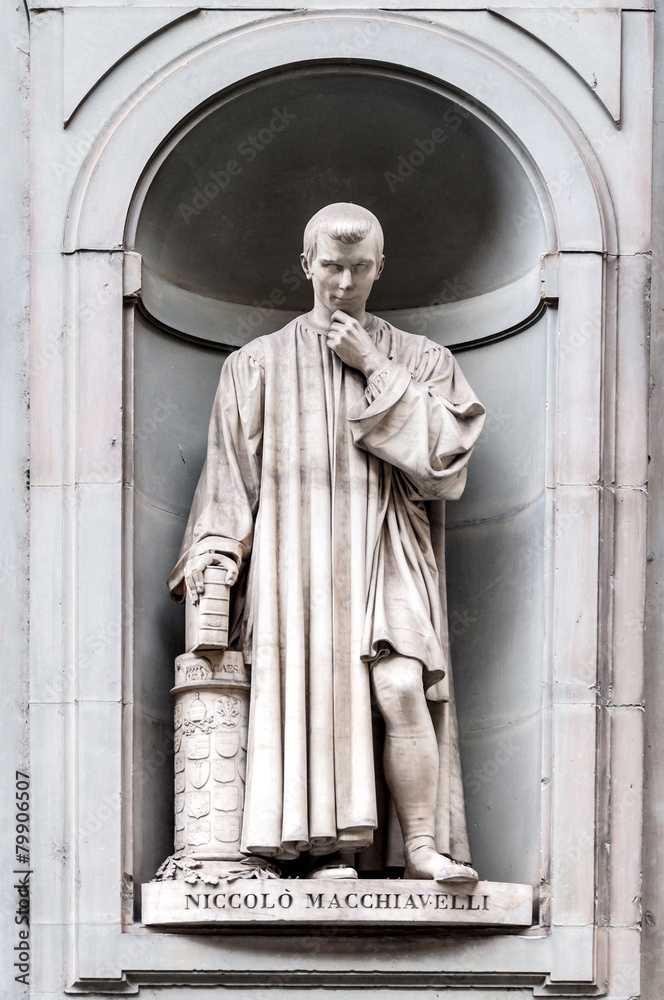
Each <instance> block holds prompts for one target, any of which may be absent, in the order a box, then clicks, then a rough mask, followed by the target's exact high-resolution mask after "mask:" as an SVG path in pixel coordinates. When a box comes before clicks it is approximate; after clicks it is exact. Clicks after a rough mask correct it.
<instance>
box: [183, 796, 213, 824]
mask: <svg viewBox="0 0 664 1000" xmlns="http://www.w3.org/2000/svg"><path fill="white" fill-rule="evenodd" d="M209 811H210V793H209V792H187V816H192V817H193V818H194V819H200V818H201V816H207V814H208V813H209Z"/></svg>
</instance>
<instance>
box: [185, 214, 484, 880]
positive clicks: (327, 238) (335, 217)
mask: <svg viewBox="0 0 664 1000" xmlns="http://www.w3.org/2000/svg"><path fill="white" fill-rule="evenodd" d="M301 261H302V267H303V269H304V272H305V274H306V276H307V278H308V279H309V280H310V281H311V283H312V287H313V294H314V305H313V308H312V309H311V311H310V312H309V313H307V314H306V315H303V316H300V317H298V318H297V319H295V320H293V321H292V322H291V323H289V324H288V325H287V326H285V327H284V328H283V329H282V330H279V331H278V332H276V333H273V334H270V335H269V336H264V337H260V338H259V339H257V340H254V341H252V342H251V343H249V344H247V345H246V346H245V347H243V348H241V349H240V350H238V351H236V352H235V353H233V354H231V355H230V357H229V358H228V359H227V361H226V363H225V365H224V368H223V371H222V373H221V378H220V382H219V389H218V392H217V396H216V399H215V402H214V407H213V411H212V417H211V421H210V429H209V437H208V445H207V460H206V464H205V467H204V469H203V472H202V474H201V477H200V481H199V484H198V488H197V490H196V494H195V497H194V501H193V505H192V509H191V515H190V518H189V522H188V526H187V530H186V534H185V538H184V541H183V545H182V550H181V554H180V558H179V560H178V563H177V565H176V567H175V569H174V570H173V572H172V574H171V576H170V578H169V586H170V589H171V593H172V595H173V597H174V598H175V599H177V600H184V599H185V598H187V600H188V604H189V610H190V617H191V616H193V615H194V614H196V615H197V616H198V618H197V622H198V625H199V626H200V629H201V630H202V632H204V633H205V635H207V636H208V639H207V640H205V641H202V642H200V643H199V645H198V646H196V643H195V640H191V642H189V641H188V650H189V652H188V653H187V654H186V656H185V660H186V657H190V660H191V662H190V663H189V666H187V662H183V663H182V664H180V669H181V671H184V673H182V674H181V676H182V678H184V677H185V674H186V671H187V670H189V674H186V676H187V677H188V678H189V680H188V690H189V694H188V698H189V701H188V705H189V708H186V707H185V709H184V711H185V715H186V712H189V715H188V716H186V719H185V722H184V723H182V718H180V723H181V724H183V725H184V726H185V730H184V731H185V732H186V733H188V734H189V736H188V738H189V739H190V740H193V742H192V743H191V746H192V747H193V748H194V750H193V751H192V752H193V753H194V754H195V753H196V752H199V754H200V755H202V754H203V752H204V747H205V746H207V745H208V744H206V740H205V737H206V724H207V741H208V743H209V740H210V735H212V736H213V737H214V739H215V740H216V741H217V746H218V755H217V756H218V760H217V759H216V758H215V760H214V761H212V769H213V770H214V769H215V768H216V769H217V773H218V776H219V775H222V776H223V775H224V774H227V773H230V766H231V763H232V761H231V762H230V763H228V757H224V753H227V751H226V749H224V748H226V747H227V746H229V747H230V746H231V744H232V746H233V747H235V748H236V750H237V752H242V751H241V748H240V749H239V750H238V746H239V744H237V742H236V743H233V740H231V739H230V737H231V735H232V727H233V725H234V724H235V722H234V720H236V721H237V724H238V725H240V724H241V716H242V713H243V712H244V711H245V709H244V708H243V707H242V705H241V698H240V696H239V694H238V693H237V692H238V691H239V690H240V688H242V686H243V685H244V687H245V689H247V693H248V688H249V671H250V674H251V681H250V683H251V691H250V697H249V718H248V731H247V732H246V739H245V740H244V741H243V742H244V743H246V786H245V794H244V808H243V810H242V807H241V804H240V805H239V806H238V794H239V793H238V794H236V793H235V792H233V791H232V788H231V784H232V782H231V783H230V784H229V785H228V787H226V785H225V784H224V782H227V781H230V779H226V778H223V777H222V778H220V780H219V783H218V786H213V778H212V777H211V776H210V765H209V764H207V765H206V766H205V767H203V764H201V763H200V762H198V763H196V759H195V757H194V758H193V763H192V767H193V766H194V764H195V767H196V768H197V770H196V772H195V773H196V774H197V775H198V776H199V778H202V777H204V776H207V780H209V782H210V783H211V787H212V795H213V801H214V796H218V797H219V802H221V803H222V805H221V806H219V807H217V808H218V814H215V813H214V809H213V807H212V805H211V804H210V800H209V798H207V799H206V798H205V796H206V795H207V796H209V794H210V793H209V792H205V791H196V790H195V789H196V788H199V787H203V785H202V784H200V785H197V784H196V781H198V778H192V779H191V780H193V781H194V785H193V786H191V787H190V786H189V785H187V788H189V789H190V790H189V791H187V792H186V793H185V791H184V787H185V786H184V779H183V781H182V782H181V788H180V792H179V793H178V794H181V795H182V796H184V795H185V794H186V795H187V796H188V798H187V807H186V814H187V815H188V816H189V817H190V820H189V821H190V822H191V823H192V824H198V826H197V827H196V829H197V830H198V836H199V840H198V841H194V842H193V843H198V844H202V843H204V842H205V841H204V839H203V840H201V839H200V837H202V838H205V837H208V840H209V841H212V840H213V837H214V836H217V835H216V834H214V830H217V829H218V830H219V831H221V832H220V833H219V834H218V836H217V839H218V840H219V841H220V845H218V846H221V845H222V844H223V842H224V836H225V837H226V841H229V840H230V839H232V838H231V837H230V834H229V832H228V831H229V830H232V832H233V834H234V836H235V837H236V839H237V844H238V845H239V852H238V853H237V854H236V855H235V856H240V857H241V856H257V857H258V858H262V859H275V860H276V861H277V862H279V861H288V860H292V859H295V858H298V857H299V856H300V855H301V854H303V853H304V852H308V853H309V855H311V856H312V857H313V858H314V859H315V860H314V861H312V863H311V871H310V872H309V876H308V877H310V878H316V877H330V876H333V877H340V878H353V877H357V863H358V862H357V860H356V859H358V858H359V859H361V852H362V851H364V850H365V849H367V848H368V847H369V845H371V844H372V840H373V838H374V831H375V830H376V828H377V827H378V825H379V815H378V808H377V792H376V783H377V782H376V774H377V768H376V766H375V760H374V743H375V740H374V728H375V721H372V705H373V707H374V712H373V715H374V719H375V715H376V712H375V709H376V708H377V710H378V712H379V713H380V716H382V719H383V720H384V725H385V738H384V748H383V768H382V770H383V771H384V776H385V781H386V783H387V786H388V789H389V793H390V796H391V799H392V802H393V804H394V809H395V810H396V816H397V817H398V824H399V827H400V830H401V834H402V837H403V843H402V845H400V848H401V850H402V851H403V858H404V863H405V877H406V878H411V879H435V880H438V881H450V882H455V881H459V882H471V883H472V882H474V881H476V880H477V874H476V872H475V871H474V870H473V869H472V867H471V866H470V852H469V848H468V838H467V832H466V822H465V809H464V801H463V789H462V781H461V769H460V764H459V753H458V738H457V731H456V713H455V707H454V696H453V689H452V686H451V677H450V666H449V662H448V659H449V656H448V642H447V625H446V620H445V600H444V593H445V568H444V565H442V564H441V562H440V559H439V560H438V562H437V561H436V557H435V554H434V548H433V546H432V541H431V532H430V524H429V520H428V515H427V502H429V501H445V500H455V499H457V498H458V497H459V496H460V495H461V493H462V491H463V489H464V485H465V482H466V473H467V466H468V460H469V458H470V456H471V453H472V451H473V447H474V444H475V442H476V440H477V437H478V435H479V433H480V431H481V428H482V424H483V421H484V413H485V411H484V408H483V406H482V405H481V403H480V402H479V401H478V400H477V399H476V397H475V396H474V394H473V392H472V390H471V388H470V386H469V385H468V383H467V382H466V380H465V378H464V376H463V374H462V372H461V370H460V368H459V366H458V364H457V363H456V361H455V359H454V358H453V357H452V355H451V354H450V352H449V351H448V350H447V349H446V348H444V347H441V346H440V345H438V344H436V343H433V342H432V341H430V340H427V339H426V338H424V337H421V336H415V335H413V334H410V333H405V332H403V331H401V330H398V329H396V328H395V327H393V326H392V325H390V323H388V322H386V321H384V320H381V319H379V318H377V317H375V316H372V315H371V314H370V313H368V312H367V311H366V303H367V299H368V298H369V294H370V292H371V289H372V286H373V283H374V281H377V280H378V279H379V278H380V275H381V272H382V270H383V263H384V256H383V234H382V230H381V227H380V224H379V222H378V220H377V219H376V217H375V216H374V215H373V214H372V213H371V212H369V211H367V210H366V209H364V208H361V207H359V206H357V205H353V204H345V203H341V204H334V205H328V206H327V207H326V208H323V209H322V210H321V211H319V212H318V213H317V214H316V215H315V216H314V217H313V218H312V219H311V221H310V222H309V223H308V225H307V227H306V230H305V234H304V252H303V253H302V257H301ZM215 574H216V576H215ZM213 576H214V579H213ZM224 585H225V586H226V588H228V587H230V604H228V602H227V601H226V596H225V592H224ZM206 601H207V603H205V602H206ZM215 602H216V603H215ZM204 603H205V607H204ZM215 629H217V630H221V639H219V640H218V641H216V640H215V634H216V633H215ZM210 637H211V638H210ZM206 643H207V645H206ZM225 646H227V647H228V652H227V653H226V654H223V655H224V656H225V660H224V661H223V662H224V663H226V667H224V666H223V664H222V659H223V657H222V654H221V653H217V654H216V657H217V658H216V660H215V654H213V655H211V656H207V654H206V653H205V652H204V650H205V649H206V648H207V649H214V648H217V649H218V650H223V648H224V647H225ZM201 650H203V652H201ZM206 656H207V659H206ZM197 657H198V659H197ZM200 657H203V659H200ZM220 657H222V659H220ZM229 658H230V659H229ZM181 659H182V658H181ZM211 662H212V664H213V667H212V668H210V669H209V670H208V668H207V667H206V666H205V664H206V663H207V664H209V663H211ZM229 663H230V664H231V666H230V667H229V666H228V664H229ZM201 664H203V666H201ZM215 664H216V666H215ZM220 664H222V665H221V666H220ZM243 669H244V670H246V674H245V675H243V674H242V671H243ZM201 670H202V671H203V675H201ZM229 670H230V671H231V673H232V671H233V670H235V675H234V676H235V684H236V687H235V689H234V690H235V691H236V694H235V695H233V693H232V690H231V688H229V691H230V693H226V694H225V695H223V694H222V695H221V696H220V697H219V698H218V699H217V707H216V709H214V707H213V702H214V697H213V698H212V700H210V699H209V698H208V702H206V701H205V698H204V697H203V695H202V694H201V693H200V690H199V689H196V690H194V687H195V685H196V684H197V683H198V682H199V681H203V680H205V678H206V677H207V678H208V679H209V678H210V677H211V676H212V673H214V675H215V677H216V676H218V677H225V678H226V681H227V683H228V684H231V687H232V677H231V674H230V673H229ZM192 671H193V672H192ZM229 678H230V679H229ZM218 683H220V684H221V683H222V681H221V680H220V681H218ZM192 684H193V685H194V687H192ZM224 699H226V700H224ZM211 706H212V707H211ZM215 711H216V715H215V714H214V713H215ZM176 712H177V709H176ZM180 716H182V710H181V711H180ZM214 719H216V722H215V721H214ZM187 720H188V721H187ZM205 720H208V722H207V723H206V721H205ZM209 720H212V721H211V722H210V721H209ZM176 721H177V720H176ZM187 725H188V726H189V729H186V726H187ZM224 726H226V727H230V728H229V729H228V731H226V730H225V729H224ZM245 726H246V724H245ZM215 727H216V729H215ZM177 732H178V730H177V729H176V733H177ZM196 740H198V742H196ZM176 746H179V743H178V742H177V736H176ZM197 746H198V747H200V748H201V749H200V751H197V750H196V749H195V748H196V747H197ZM208 752H209V748H208ZM233 752H235V750H234V751H233ZM188 754H189V756H191V753H189V751H188ZM176 756H177V754H176ZM224 760H226V761H227V763H228V768H227V769H226V770H224V767H225V765H224V763H223V762H224ZM182 767H184V764H182ZM378 770H380V768H379V769H378ZM176 771H177V765H176ZM192 773H193V772H192ZM187 780H189V779H187ZM381 780H382V778H381ZM206 787H207V786H206ZM237 787H238V788H240V792H241V787H242V786H240V785H239V784H238V785H237ZM215 789H216V790H215ZM176 791H177V773H176ZM222 792H223V793H224V794H222ZM224 802H227V803H228V802H232V803H235V806H236V807H237V809H235V812H234V813H233V811H232V810H230V812H229V809H230V806H229V807H228V809H226V807H224V806H223V803H224ZM192 804H193V805H192ZM206 809H207V810H208V811H209V812H210V813H211V815H212V818H213V820H214V824H213V826H212V827H210V824H209V823H208V822H207V820H205V819H204V818H203V819H202V818H201V817H202V816H203V815H204V813H205V810H206ZM224 810H225V811H224ZM176 811H179V812H184V811H185V808H184V800H182V805H180V804H179V802H178V795H177V794H176ZM234 816H235V817H240V818H234ZM183 825H184V821H183V823H182V824H181V826H182V827H183ZM176 826H177V824H176ZM240 827H241V829H240ZM192 829H193V827H192ZM201 830H202V832H201ZM224 831H225V832H224ZM177 846H178V845H177V841H176V847H177ZM180 846H185V844H184V839H183V841H182V842H181V844H180ZM188 846H191V842H189V843H188ZM199 856H203V857H204V856H206V855H205V853H204V852H203V854H200V855H199ZM207 856H210V857H214V856H215V855H214V851H212V853H211V854H210V855H207ZM221 856H223V855H221Z"/></svg>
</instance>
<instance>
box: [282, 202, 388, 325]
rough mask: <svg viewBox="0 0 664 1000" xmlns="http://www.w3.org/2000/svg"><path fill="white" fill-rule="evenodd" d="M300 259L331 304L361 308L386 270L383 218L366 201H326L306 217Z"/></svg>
mask: <svg viewBox="0 0 664 1000" xmlns="http://www.w3.org/2000/svg"><path fill="white" fill-rule="evenodd" d="M300 259H301V261H302V267H303V269H304V273H305V274H306V276H307V278H308V279H309V280H310V281H311V282H312V283H313V286H314V294H315V296H316V299H317V300H318V301H319V302H321V303H322V304H323V305H324V306H325V308H326V309H328V310H329V311H330V312H331V313H332V312H334V311H335V310H336V309H342V310H343V311H344V312H348V313H349V314H350V315H355V314H356V313H360V312H361V311H362V310H363V309H364V306H365V303H366V301H367V299H368V297H369V293H370V291H371V288H372V285H373V283H374V281H376V279H377V278H378V277H379V275H380V273H381V271H382V270H383V263H384V260H385V258H384V257H383V230H382V228H381V225H380V222H379V221H378V219H377V218H376V216H375V215H374V214H373V212H370V211H369V210H368V209H366V208H362V206H361V205H353V204H350V203H349V202H337V203H336V204H334V205H326V207H325V208H322V209H321V210H320V212H316V214H315V215H314V217H313V218H312V219H310V220H309V222H308V223H307V226H306V229H305V230H304V251H303V253H302V256H301V258H300Z"/></svg>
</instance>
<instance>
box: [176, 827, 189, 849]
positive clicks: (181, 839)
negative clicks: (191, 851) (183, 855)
mask: <svg viewBox="0 0 664 1000" xmlns="http://www.w3.org/2000/svg"><path fill="white" fill-rule="evenodd" d="M185 843H186V840H185V836H184V830H176V831H175V850H176V851H181V850H183V848H184V845H185Z"/></svg>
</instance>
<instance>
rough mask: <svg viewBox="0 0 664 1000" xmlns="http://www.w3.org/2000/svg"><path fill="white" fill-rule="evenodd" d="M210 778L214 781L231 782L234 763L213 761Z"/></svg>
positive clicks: (233, 773)
mask: <svg viewBox="0 0 664 1000" xmlns="http://www.w3.org/2000/svg"><path fill="white" fill-rule="evenodd" d="M212 777H213V778H214V780H215V781H232V780H233V778H234V777H235V763H234V761H232V760H213V761H212Z"/></svg>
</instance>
